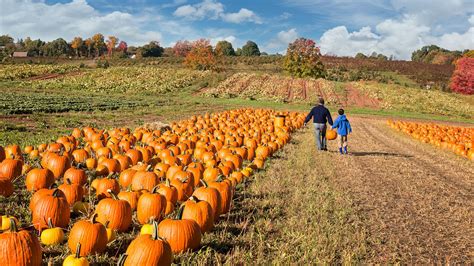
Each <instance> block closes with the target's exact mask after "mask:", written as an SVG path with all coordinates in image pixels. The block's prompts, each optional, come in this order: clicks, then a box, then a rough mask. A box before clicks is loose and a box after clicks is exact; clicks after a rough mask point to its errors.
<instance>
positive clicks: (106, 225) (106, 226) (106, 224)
mask: <svg viewBox="0 0 474 266" xmlns="http://www.w3.org/2000/svg"><path fill="white" fill-rule="evenodd" d="M109 223H110V221H109V220H107V221H105V224H104V226H105V228H109Z"/></svg>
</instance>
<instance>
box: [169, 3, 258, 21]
mask: <svg viewBox="0 0 474 266" xmlns="http://www.w3.org/2000/svg"><path fill="white" fill-rule="evenodd" d="M173 15H175V16H177V17H184V18H186V19H189V20H203V19H213V20H217V19H222V20H223V21H225V22H230V23H237V24H238V23H242V22H253V23H256V24H261V23H262V19H261V18H260V17H259V16H258V15H257V14H255V12H253V11H252V10H249V9H246V8H241V9H240V10H239V12H236V13H226V12H224V5H223V4H222V3H220V2H218V1H215V0H204V1H202V2H201V3H197V4H194V5H184V6H180V7H178V8H177V9H176V10H175V11H174V13H173Z"/></svg>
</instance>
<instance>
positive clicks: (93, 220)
mask: <svg viewBox="0 0 474 266" xmlns="http://www.w3.org/2000/svg"><path fill="white" fill-rule="evenodd" d="M97 216H98V214H97V213H96V212H94V214H92V216H91V223H92V224H95V222H96V220H95V219H96V218H97Z"/></svg>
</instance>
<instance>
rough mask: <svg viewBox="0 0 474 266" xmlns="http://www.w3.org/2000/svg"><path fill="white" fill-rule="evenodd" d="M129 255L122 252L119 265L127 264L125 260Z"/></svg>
mask: <svg viewBox="0 0 474 266" xmlns="http://www.w3.org/2000/svg"><path fill="white" fill-rule="evenodd" d="M127 257H128V255H127V254H125V253H124V254H122V255H120V257H119V259H118V262H117V266H123V265H125V260H127Z"/></svg>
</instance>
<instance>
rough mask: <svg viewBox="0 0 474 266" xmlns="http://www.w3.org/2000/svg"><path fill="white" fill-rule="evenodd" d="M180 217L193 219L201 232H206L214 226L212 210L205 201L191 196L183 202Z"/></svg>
mask: <svg viewBox="0 0 474 266" xmlns="http://www.w3.org/2000/svg"><path fill="white" fill-rule="evenodd" d="M182 219H190V220H194V221H195V222H196V223H197V224H198V225H199V227H200V228H201V232H202V233H206V232H209V231H211V229H212V227H213V226H214V210H213V209H212V207H211V205H210V204H209V203H208V202H207V201H204V200H199V199H198V198H197V197H194V196H191V197H190V198H189V199H188V200H187V201H185V202H184V203H183V216H182Z"/></svg>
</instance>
